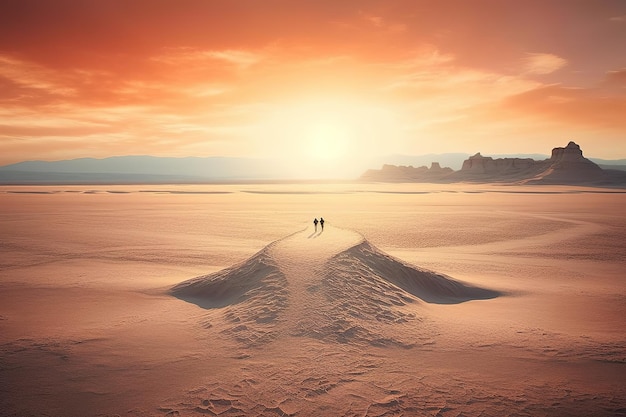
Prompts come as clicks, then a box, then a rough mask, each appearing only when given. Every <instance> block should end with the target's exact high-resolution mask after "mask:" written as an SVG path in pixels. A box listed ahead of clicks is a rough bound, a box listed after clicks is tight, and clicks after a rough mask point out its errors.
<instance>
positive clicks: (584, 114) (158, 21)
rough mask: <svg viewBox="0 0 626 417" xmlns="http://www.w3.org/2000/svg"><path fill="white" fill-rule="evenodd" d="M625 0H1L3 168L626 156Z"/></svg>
mask: <svg viewBox="0 0 626 417" xmlns="http://www.w3.org/2000/svg"><path fill="white" fill-rule="evenodd" d="M625 45H626V2H624V1H620V0H597V1H575V2H573V1H565V0H555V1H547V2H546V1H535V0H532V1H523V2H513V1H499V0H498V1H496V0H491V1H486V0H484V1H470V0H468V1H450V0H444V1H416V0H390V1H367V0H366V1H352V0H347V1H319V0H316V1H312V0H305V1H293V0H291V1H286V0H283V1H275V0H269V1H242V0H230V1H213V0H202V1H201V0H176V1H173V0H170V1H165V0H129V1H119V0H111V1H95V0H80V1H79V0H57V1H48V0H23V1H4V2H2V3H0V100H1V105H0V165H5V164H10V163H15V162H20V161H24V160H60V159H72V158H80V157H95V158H104V157H109V156H116V155H154V156H174V157H183V156H203V157H204V156H229V157H246V158H275V159H276V160H277V161H279V162H278V163H280V164H283V165H284V169H285V170H286V171H287V172H293V175H294V176H299V177H302V176H307V175H308V176H310V177H332V176H338V177H340V176H345V175H353V174H354V173H355V172H358V170H360V169H362V168H363V167H366V166H367V165H368V161H370V160H372V158H374V157H380V156H383V155H391V154H405V155H422V154H428V153H445V152H465V153H470V154H473V153H475V152H482V154H484V155H485V154H486V155H489V154H506V153H527V154H530V153H542V154H548V153H549V152H550V150H551V148H552V147H555V146H563V145H565V144H567V143H568V141H570V140H574V141H576V142H577V143H578V144H580V145H581V147H582V148H583V149H584V151H585V155H586V156H590V157H596V158H605V159H618V158H626V117H624V115H625V114H626V53H625V52H626V51H625Z"/></svg>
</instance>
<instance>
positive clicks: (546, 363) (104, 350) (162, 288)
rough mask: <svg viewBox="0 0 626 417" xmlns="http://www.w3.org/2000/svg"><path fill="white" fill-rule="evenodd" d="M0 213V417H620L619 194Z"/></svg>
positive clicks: (192, 188) (428, 193)
mask: <svg viewBox="0 0 626 417" xmlns="http://www.w3.org/2000/svg"><path fill="white" fill-rule="evenodd" d="M0 198H1V200H2V205H1V208H0V216H1V217H0V225H1V226H0V227H1V235H2V239H1V244H2V256H1V258H0V261H1V265H0V285H1V290H0V298H1V300H0V348H1V349H2V355H1V362H0V409H1V410H2V411H1V412H0V414H1V415H3V416H30V415H33V416H35V415H40V416H43V415H46V416H159V415H161V416H175V415H180V416H200V415H222V416H312V415H325V416H383V415H388V416H390V415H411V416H506V415H510V416H514V415H515V416H523V415H528V416H542V415H544V416H571V415H593V416H616V415H622V414H624V413H626V389H625V388H624V386H625V384H624V382H625V377H624V375H625V372H624V370H625V368H624V366H625V365H624V362H625V358H626V348H625V346H626V340H625V337H624V335H625V333H624V324H623V317H625V313H626V298H625V297H626V291H625V289H626V287H625V284H624V276H623V274H624V266H625V262H626V246H625V244H624V236H625V235H626V220H625V219H624V216H623V207H624V204H625V203H626V201H625V199H626V193H625V192H624V191H623V189H616V188H591V187H580V186H547V185H543V186H523V187H522V186H503V185H490V184H444V185H442V184H363V183H345V184H328V183H326V184H314V183H305V184H230V185H188V186H176V185H167V186H154V185H151V186H149V187H147V186H141V185H136V186H129V185H119V186H113V185H111V186H93V187H88V186H4V187H2V188H1V189H0ZM320 216H322V217H324V218H325V219H326V226H325V228H324V230H323V231H321V230H317V231H315V230H314V226H313V223H312V220H313V218H319V217H320Z"/></svg>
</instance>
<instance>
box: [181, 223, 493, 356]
mask: <svg viewBox="0 0 626 417" xmlns="http://www.w3.org/2000/svg"><path fill="white" fill-rule="evenodd" d="M171 294H172V295H174V296H176V297H178V298H180V299H183V300H186V301H189V302H192V303H194V304H197V305H198V306H200V307H202V308H205V309H208V310H212V312H211V313H210V314H208V315H207V316H206V323H205V325H206V326H207V327H212V326H214V325H215V326H217V327H219V328H221V329H222V330H221V331H222V333H225V334H229V335H232V336H234V337H235V339H236V340H237V341H238V342H240V343H242V344H243V345H244V346H245V347H251V346H258V345H259V344H263V343H266V342H270V341H273V340H275V339H276V338H277V337H278V336H279V335H289V336H296V337H309V338H314V339H318V340H322V341H326V342H336V343H352V344H357V345H363V344H365V345H368V344H369V345H373V346H387V345H396V346H402V347H412V346H415V345H416V344H419V342H420V341H423V340H425V338H427V337H428V334H427V332H425V331H424V329H422V328H421V327H420V326H419V323H420V322H421V321H422V318H421V317H420V315H419V310H416V309H415V305H416V304H419V303H421V302H427V303H438V304H453V303H459V302H464V301H469V300H474V299H488V298H494V297H496V296H497V295H498V293H497V292H495V291H491V290H487V289H483V288H477V287H474V286H471V285H468V284H464V283H462V282H459V281H456V280H454V279H452V278H450V277H448V276H446V275H443V274H438V273H436V272H432V271H429V270H425V269H421V268H417V267H414V266H410V265H408V264H405V263H403V262H402V261H400V260H398V259H395V258H393V257H391V256H389V255H387V254H385V253H384V252H382V251H380V250H379V249H377V248H376V247H374V246H373V245H371V244H370V243H369V242H368V241H367V240H365V239H364V238H363V237H362V236H361V235H359V234H358V233H355V232H351V231H347V230H343V229H339V228H334V227H328V226H327V227H326V230H325V231H322V230H321V229H320V230H318V231H312V230H307V229H305V230H303V231H300V232H297V233H294V234H292V235H290V236H288V237H286V238H283V239H280V240H278V241H276V242H273V243H272V244H270V245H268V246H267V247H265V248H264V249H263V250H261V251H260V252H258V253H257V254H256V255H254V256H253V257H251V258H250V259H248V260H247V261H244V262H242V263H240V264H238V265H235V266H233V267H230V268H227V269H225V270H222V271H219V272H217V273H214V274H209V275H204V276H200V277H197V278H194V279H192V280H189V281H185V282H182V283H180V284H178V285H176V286H174V287H173V288H172V289H171ZM411 305H413V306H411Z"/></svg>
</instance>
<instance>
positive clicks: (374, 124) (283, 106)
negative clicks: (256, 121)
mask: <svg viewBox="0 0 626 417" xmlns="http://www.w3.org/2000/svg"><path fill="white" fill-rule="evenodd" d="M392 114H393V112H392V111H391V110H390V109H387V108H384V107H382V106H380V105H375V104H374V103H371V102H365V101H362V100H357V99H354V98H352V99H351V98H346V97H341V98H338V97H333V96H328V97H324V98H320V97H317V98H314V99H312V98H308V99H303V100H299V101H297V102H294V101H291V102H288V103H285V102H283V103H274V104H273V105H272V107H271V111H270V113H269V114H268V116H267V117H266V118H265V119H264V120H263V121H262V122H261V124H260V125H259V126H258V129H256V130H255V133H256V134H257V135H262V137H263V138H264V139H265V140H264V141H263V144H264V146H266V148H265V150H270V151H271V152H272V156H273V157H276V158H277V159H281V160H283V161H286V164H287V165H289V166H290V167H292V169H291V171H292V172H294V173H296V172H297V175H300V174H302V175H303V176H307V175H305V174H306V172H305V171H307V170H308V171H309V173H310V172H311V171H319V172H321V171H323V172H322V173H321V174H319V175H321V176H322V177H346V176H347V177H352V176H355V175H359V174H360V173H361V172H362V171H363V170H364V169H365V168H367V167H368V165H367V164H368V161H369V159H371V158H372V157H373V156H374V155H375V151H376V150H377V149H379V147H377V146H375V144H376V143H377V142H378V141H380V139H381V138H385V140H388V141H393V140H398V137H399V136H398V127H397V126H398V124H397V123H395V121H394V118H393V116H392ZM256 137H258V136H256ZM259 151H260V150H259ZM309 177H310V175H309Z"/></svg>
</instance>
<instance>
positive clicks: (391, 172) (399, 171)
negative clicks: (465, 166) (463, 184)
mask: <svg viewBox="0 0 626 417" xmlns="http://www.w3.org/2000/svg"><path fill="white" fill-rule="evenodd" d="M453 172H454V170H452V168H448V167H445V168H442V167H441V165H439V162H433V163H431V165H430V168H428V167H426V166H421V167H417V168H415V167H413V166H410V165H409V166H402V165H401V166H396V165H387V164H385V165H383V167H382V169H370V170H367V171H366V172H365V173H364V174H363V175H362V176H361V180H363V181H380V182H439V181H442V180H444V179H445V178H446V176H448V175H450V174H452V173H453Z"/></svg>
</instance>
